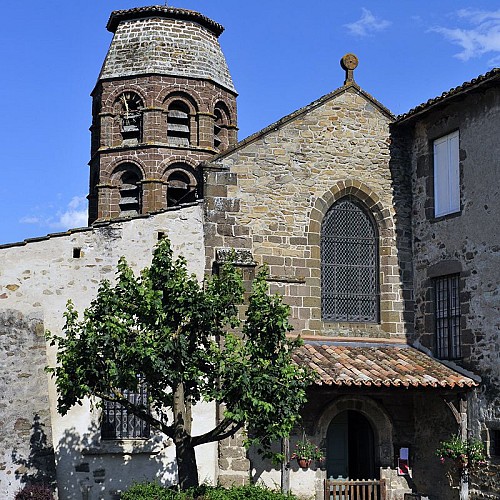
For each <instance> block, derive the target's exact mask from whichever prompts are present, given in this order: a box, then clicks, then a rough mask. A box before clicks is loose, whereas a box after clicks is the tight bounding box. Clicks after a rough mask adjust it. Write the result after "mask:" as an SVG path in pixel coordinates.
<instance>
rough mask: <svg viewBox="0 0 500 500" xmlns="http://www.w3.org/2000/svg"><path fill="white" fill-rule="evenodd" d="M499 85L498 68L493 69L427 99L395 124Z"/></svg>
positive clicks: (499, 71)
mask: <svg viewBox="0 0 500 500" xmlns="http://www.w3.org/2000/svg"><path fill="white" fill-rule="evenodd" d="M499 83H500V68H494V69H492V70H491V71H488V73H485V74H484V75H480V76H478V77H477V78H473V79H472V80H471V81H469V82H464V83H462V85H459V86H458V87H454V88H452V89H450V90H448V91H446V92H443V93H442V94H441V95H440V96H437V97H434V98H433V99H429V100H428V101H426V102H424V103H422V104H419V105H418V106H416V107H415V108H413V109H411V110H410V111H408V112H407V113H404V114H402V115H399V116H398V117H397V119H396V122H395V124H396V125H399V124H403V123H406V122H409V121H412V120H414V119H415V118H417V117H419V116H420V115H422V114H424V113H427V112H428V111H430V110H431V109H434V108H436V107H438V106H442V105H445V104H447V103H448V102H450V101H452V100H454V99H457V98H460V97H462V96H464V95H465V94H467V93H469V92H473V91H476V90H478V89H481V90H484V89H486V88H488V87H493V86H497V85H498V84H499Z"/></svg>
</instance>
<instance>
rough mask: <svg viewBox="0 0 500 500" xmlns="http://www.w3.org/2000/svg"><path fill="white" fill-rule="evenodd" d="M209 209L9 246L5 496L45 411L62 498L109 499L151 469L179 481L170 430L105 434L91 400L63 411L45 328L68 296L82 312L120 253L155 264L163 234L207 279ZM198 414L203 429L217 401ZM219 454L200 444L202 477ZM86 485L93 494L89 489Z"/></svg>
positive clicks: (3, 318)
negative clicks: (146, 435)
mask: <svg viewBox="0 0 500 500" xmlns="http://www.w3.org/2000/svg"><path fill="white" fill-rule="evenodd" d="M202 216H203V213H202V210H201V207H200V205H198V204H195V205H192V206H187V207H183V208H182V209H172V210H168V211H166V212H163V213H159V214H156V215H155V216H142V217H137V218H134V219H130V220H121V221H116V222H113V223H105V224H104V223H103V224H100V225H97V226H95V227H94V228H86V229H82V230H76V231H72V232H68V233H63V234H61V235H56V236H51V237H47V238H37V239H33V240H28V242H27V243H24V244H23V243H21V244H17V245H4V246H2V247H0V325H1V326H0V340H1V342H2V344H1V345H2V350H1V351H0V361H1V364H0V377H1V379H2V382H5V384H4V383H3V384H2V387H6V389H5V392H4V393H3V394H0V398H1V399H0V405H1V406H0V420H1V421H2V424H1V426H0V429H1V431H2V432H1V436H2V441H1V448H0V453H1V455H0V464H1V467H0V481H1V488H2V493H0V496H1V497H2V498H11V497H12V496H13V492H14V491H15V490H17V489H18V487H19V485H20V484H21V480H22V477H19V478H18V479H17V480H15V479H14V478H15V470H16V469H20V473H21V474H22V473H23V472H22V471H23V470H24V469H22V463H23V462H21V461H22V460H27V459H29V458H30V455H29V453H28V451H29V446H30V435H31V434H33V430H32V429H33V428H34V424H35V423H36V421H35V422H34V419H35V415H36V414H38V416H39V420H38V428H39V429H40V432H41V431H43V432H44V433H45V435H46V437H47V448H48V449H49V448H50V447H52V446H53V448H54V449H55V456H56V464H57V482H58V488H59V498H60V500H64V499H68V500H69V499H71V500H75V499H81V498H86V499H87V500H97V499H99V500H101V499H102V500H109V499H112V498H115V496H116V495H117V494H118V493H119V491H120V490H123V489H124V488H125V487H126V486H128V485H130V483H131V482H132V481H133V480H137V481H138V480H143V479H144V478H150V479H157V480H159V481H161V482H163V483H165V484H172V483H174V482H175V481H176V468H175V449H174V447H173V445H172V443H171V442H170V440H168V439H166V438H165V437H164V436H162V435H159V434H153V436H152V437H151V439H150V440H147V441H146V442H142V441H139V442H137V441H134V440H132V441H131V442H101V441H100V430H99V418H98V413H97V412H95V411H92V409H91V407H90V405H89V404H88V403H85V404H84V405H83V406H81V407H80V406H77V407H75V408H73V409H72V410H71V411H70V412H69V413H68V414H67V415H66V416H65V417H61V416H60V415H59V414H58V413H57V411H56V400H57V395H56V391H55V387H54V384H53V381H52V380H51V379H50V378H49V377H48V375H47V374H45V373H44V371H43V367H44V366H45V365H46V364H47V363H49V364H51V365H53V364H54V362H55V352H54V348H52V347H48V346H46V345H45V341H44V338H43V330H44V328H46V329H48V330H50V331H51V332H54V333H59V332H61V329H62V326H63V321H64V318H63V312H64V310H65V307H66V302H67V300H68V299H72V301H73V302H74V304H75V306H76V308H77V310H79V311H80V312H81V311H82V310H83V309H84V308H85V307H86V306H88V305H89V303H90V301H91V300H92V299H93V298H94V297H95V295H96V291H97V287H98V285H99V283H100V281H101V280H102V279H104V278H107V279H110V280H113V279H114V275H115V270H116V264H117V262H118V259H119V257H120V256H122V255H123V256H125V257H126V258H127V261H128V262H129V264H130V265H131V266H132V267H133V268H134V270H136V271H139V270H140V269H143V268H144V267H146V266H148V265H149V264H150V263H151V257H152V252H153V248H154V246H155V244H156V243H157V241H158V237H159V236H161V235H162V234H165V235H166V236H168V237H169V238H170V240H171V242H172V246H173V249H174V254H175V255H179V254H182V255H184V257H185V258H186V259H187V262H188V268H189V271H190V272H193V273H195V274H196V275H197V276H198V277H199V278H200V279H201V278H202V277H203V273H204V262H205V257H204V238H203V224H202ZM42 319H43V323H42ZM47 353H48V354H47ZM47 358H48V361H47ZM49 410H50V412H49ZM5 412H7V413H5ZM194 419H195V421H194V423H193V425H194V432H195V433H202V432H204V431H207V430H208V429H210V428H211V427H213V425H214V422H215V407H214V405H209V404H206V405H203V404H202V405H199V406H197V407H196V408H195V409H194ZM216 454H217V447H216V445H212V444H210V445H206V446H203V447H200V449H197V457H198V464H199V465H200V478H202V480H205V481H209V482H214V481H216V463H217V455H216ZM18 462H19V463H20V464H21V465H19V464H18ZM18 475H19V474H18ZM9 483H10V486H9ZM6 488H7V490H6ZM86 490H88V494H89V496H88V497H82V494H83V493H82V492H85V491H86ZM5 491H8V495H10V496H7V493H4V492H5Z"/></svg>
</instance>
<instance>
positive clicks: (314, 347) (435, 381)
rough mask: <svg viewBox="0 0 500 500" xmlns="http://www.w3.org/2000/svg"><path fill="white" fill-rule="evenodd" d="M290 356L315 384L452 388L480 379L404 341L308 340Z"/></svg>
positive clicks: (465, 386)
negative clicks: (305, 368) (312, 376)
mask: <svg viewBox="0 0 500 500" xmlns="http://www.w3.org/2000/svg"><path fill="white" fill-rule="evenodd" d="M293 359H294V362H295V363H297V364H299V365H302V366H308V367H309V368H311V370H313V372H314V373H315V374H316V379H315V382H314V383H315V384H316V385H320V386H325V385H326V386H339V387H340V386H359V387H406V388H410V387H415V388H417V387H429V388H445V389H454V388H472V387H476V386H478V385H479V384H478V381H479V378H478V377H476V376H474V375H473V374H469V375H470V376H468V375H466V374H464V373H461V372H462V371H464V370H461V371H457V370H454V369H453V368H451V367H450V366H447V365H445V364H444V363H442V362H440V361H439V360H437V359H434V358H432V357H431V356H429V355H427V354H425V353H424V352H422V351H419V350H418V349H415V348H414V347H412V346H410V345H407V344H403V343H398V344H395V343H387V342H384V341H379V342H365V341H363V339H361V338H360V339H356V340H354V339H353V340H343V341H339V340H335V341H322V340H317V341H310V340H307V341H306V342H305V343H304V345H302V346H301V347H299V348H298V349H297V350H296V351H295V353H294V354H293ZM457 369H458V367H457ZM464 372H465V371H464Z"/></svg>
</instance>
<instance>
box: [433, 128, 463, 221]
mask: <svg viewBox="0 0 500 500" xmlns="http://www.w3.org/2000/svg"><path fill="white" fill-rule="evenodd" d="M458 147H459V134H458V131H456V132H453V133H452V134H449V135H446V136H444V137H441V138H439V139H436V140H435V141H434V215H435V216H436V217H439V216H442V215H446V214H450V213H453V212H458V211H460V170H459V157H458Z"/></svg>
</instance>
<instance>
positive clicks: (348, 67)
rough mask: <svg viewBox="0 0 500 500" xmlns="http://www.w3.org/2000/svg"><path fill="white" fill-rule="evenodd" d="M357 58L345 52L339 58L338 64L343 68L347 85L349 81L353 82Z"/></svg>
mask: <svg viewBox="0 0 500 500" xmlns="http://www.w3.org/2000/svg"><path fill="white" fill-rule="evenodd" d="M358 62H359V61H358V58H357V57H356V56H355V55H354V54H351V53H349V54H346V55H345V56H344V57H342V59H341V60H340V66H342V69H343V70H345V82H344V85H347V84H348V83H349V82H354V70H355V69H356V68H357V67H358Z"/></svg>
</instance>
